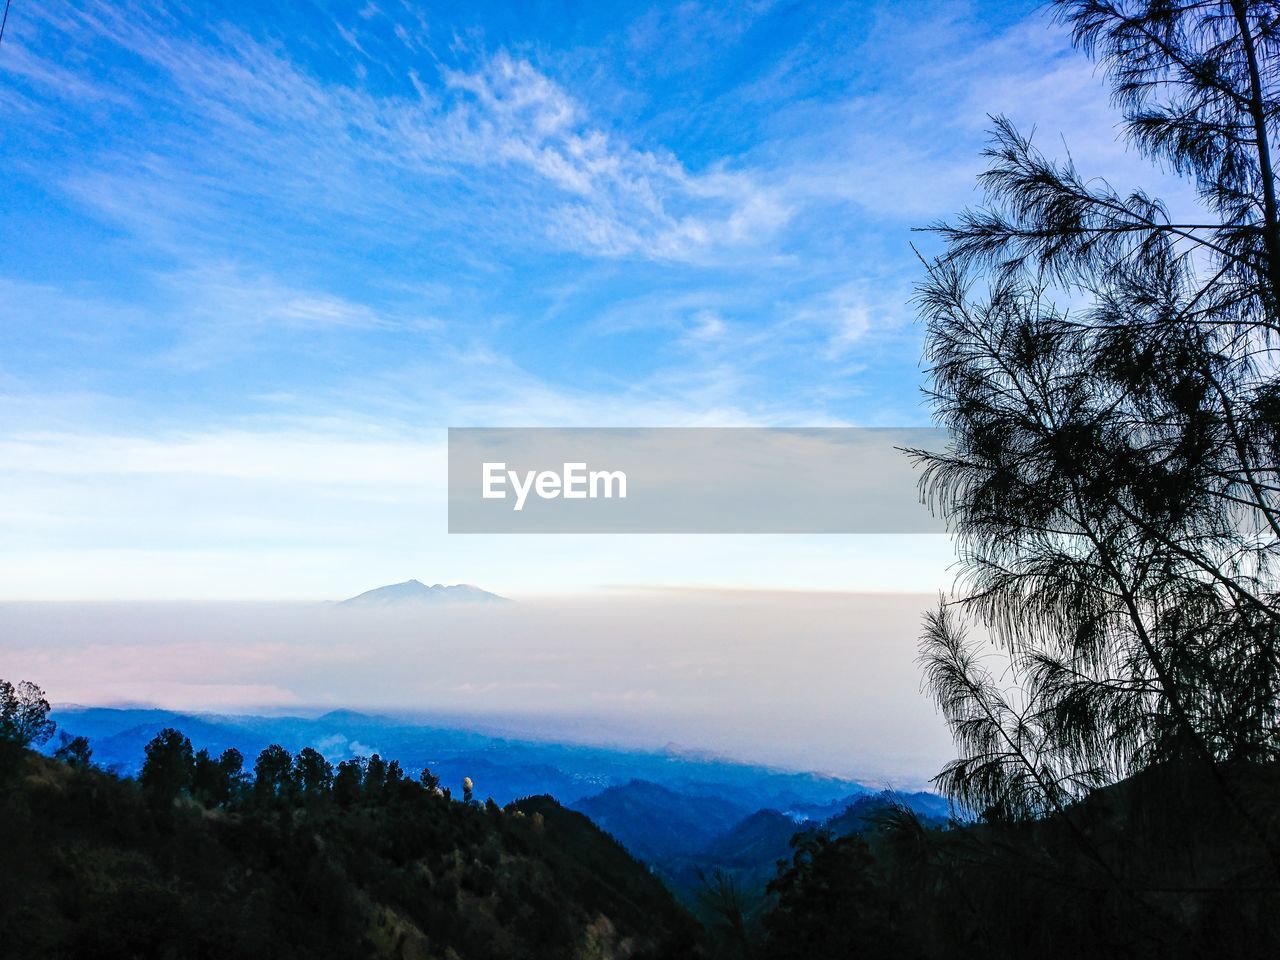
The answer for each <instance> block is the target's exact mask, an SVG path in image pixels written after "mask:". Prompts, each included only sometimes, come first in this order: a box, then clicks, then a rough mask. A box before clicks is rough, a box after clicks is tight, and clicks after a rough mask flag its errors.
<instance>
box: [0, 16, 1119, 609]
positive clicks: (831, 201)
mask: <svg viewBox="0 0 1280 960" xmlns="http://www.w3.org/2000/svg"><path fill="white" fill-rule="evenodd" d="M999 112H1004V113H1008V114H1009V115H1011V116H1012V117H1013V118H1014V119H1015V120H1017V121H1019V122H1021V123H1023V124H1026V125H1028V126H1029V125H1031V124H1036V125H1037V129H1038V131H1039V136H1040V138H1041V140H1042V141H1047V142H1046V147H1047V148H1052V147H1056V146H1057V145H1058V144H1059V143H1066V144H1069V146H1070V149H1071V151H1072V155H1073V156H1074V157H1075V159H1076V161H1077V162H1078V163H1079V164H1080V165H1081V166H1082V167H1085V168H1086V169H1089V170H1090V171H1092V172H1095V173H1098V174H1102V175H1108V176H1110V177H1112V178H1114V179H1115V180H1116V182H1117V183H1118V184H1120V185H1125V184H1127V183H1129V182H1132V179H1133V177H1134V175H1135V173H1136V171H1137V170H1140V169H1141V168H1140V167H1138V166H1135V161H1134V160H1133V159H1132V158H1131V157H1129V156H1127V155H1126V154H1125V152H1124V151H1123V149H1122V148H1121V147H1120V146H1119V145H1118V144H1117V143H1116V141H1115V132H1114V123H1115V117H1114V116H1113V115H1112V114H1111V113H1110V111H1109V110H1108V108H1107V103H1106V94H1105V91H1104V90H1103V88H1102V84H1101V81H1100V80H1099V78H1097V77H1096V76H1095V75H1094V74H1093V71H1092V68H1091V67H1090V65H1089V64H1088V63H1087V61H1085V60H1084V59H1083V58H1081V57H1080V56H1079V55H1078V54H1076V53H1074V52H1072V51H1071V50H1070V49H1069V45H1068V43H1067V41H1066V38H1065V37H1064V35H1063V34H1062V32H1061V31H1060V30H1057V29H1055V28H1053V27H1052V26H1051V25H1050V24H1049V22H1048V21H1047V19H1046V17H1045V16H1044V15H1043V13H1041V12H1039V11H1038V9H1037V5H1036V4H1033V3H1020V2H982V3H979V2H974V3H911V4H900V3H854V4H844V5H841V4H826V3H824V4H783V3H769V2H758V3H749V4H698V3H681V4H672V5H653V6H650V5H644V4H634V5H609V4H578V3H563V4H550V3H520V4H515V3H507V4H483V3H472V4H439V5H430V4H411V3H406V2H401V0H383V2H373V3H356V4H336V3H335V4H329V3H281V4H257V5H241V4H233V5H226V4H203V3H193V4H184V5H181V6H179V5H176V4H155V5H150V4H134V3H129V2H111V3H93V2H83V3H74V4H72V3H67V4H63V3H58V2H49V3H30V2H23V0H16V2H15V3H14V5H13V10H12V13H11V15H10V19H9V24H8V29H7V31H6V34H5V38H4V43H3V46H2V47H0V113H2V114H3V129H4V136H3V138H0V163H2V164H3V169H4V171H5V188H4V190H3V191H2V192H0V243H2V249H3V251H4V253H3V257H0V484H2V485H3V488H4V490H5V491H6V495H5V497H4V502H3V503H2V504H0V581H2V582H3V583H4V584H5V585H4V587H2V588H0V594H3V595H4V596H6V597H10V598H22V597H31V598H45V599H59V598H85V597H151V596H156V597H258V596H272V597H323V596H342V595H345V594H349V593H355V592H358V591H359V590H362V589H365V588H367V587H369V586H372V585H375V584H377V583H379V582H385V581H387V580H401V579H405V578H407V577H410V576H416V577H419V578H422V579H425V580H428V581H431V580H446V581H454V580H472V581H476V582H480V583H482V584H484V585H485V586H489V587H491V588H495V589H502V590H505V591H507V592H513V593H520V592H521V591H533V592H539V591H541V592H548V591H550V592H574V591H577V590H583V589H589V588H593V587H598V586H601V585H609V584H621V583H627V584H634V583H645V584H654V583H661V584H668V585H671V584H674V585H722V586H782V587H804V586H812V587H815V588H821V589H869V590H875V589H878V590H894V589H901V590H933V589H936V588H937V587H939V586H942V585H943V584H944V582H945V565H946V561H947V559H948V557H949V553H948V550H947V549H946V544H945V542H944V541H942V540H941V538H914V539H912V538H908V539H903V540H892V541H890V540H888V539H886V538H778V537H774V538H765V537H761V538H683V539H677V538H627V539H626V540H620V539H617V538H590V537H585V538H543V537H539V538H475V537H472V538H459V537H454V538H449V537H447V536H446V535H445V534H444V532H443V526H444V503H443V489H444V466H443V440H444V435H443V429H442V428H444V427H447V426H518V425H535V424H543V425H594V426H613V425H646V426H663V425H746V424H776V425H801V426H803V425H821V424H844V423H848V424H857V425H894V426H909V425H923V424H925V423H927V411H926V410H925V408H924V407H923V406H922V401H921V397H920V392H919V389H920V383H921V374H920V369H919V354H920V336H919V331H918V329H917V328H916V327H915V326H914V324H913V318H912V311H911V309H910V306H909V303H908V300H909V297H910V294H911V289H912V285H913V283H914V282H915V281H916V280H917V279H918V276H919V269H918V265H917V264H916V262H915V260H914V258H913V254H912V252H911V249H910V244H911V242H912V241H913V240H914V241H915V242H917V243H920V244H923V246H924V247H925V249H929V247H930V239H929V238H928V237H921V236H920V235H914V236H913V235H912V233H911V232H910V231H911V228H912V227H914V226H919V225H922V224H927V223H929V222H931V221H934V220H936V219H939V218H942V217H945V216H948V215H950V214H952V213H954V212H955V211H956V210H957V209H958V208H960V207H962V206H964V205H965V204H967V203H972V202H974V201H975V200H976V199H977V198H976V197H975V195H974V193H973V189H972V184H973V177H974V174H975V173H976V172H977V171H978V169H979V164H980V159H979V157H978V151H979V150H980V148H981V145H982V141H983V136H984V130H985V128H986V127H987V125H988V120H987V116H988V114H993V113H999ZM1060 136H1061V138H1062V139H1061V140H1059V137H1060Z"/></svg>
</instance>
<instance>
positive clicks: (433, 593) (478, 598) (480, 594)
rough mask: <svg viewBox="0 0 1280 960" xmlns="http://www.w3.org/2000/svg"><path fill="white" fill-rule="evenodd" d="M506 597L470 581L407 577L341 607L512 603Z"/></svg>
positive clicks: (351, 600) (344, 602)
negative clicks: (449, 583)
mask: <svg viewBox="0 0 1280 960" xmlns="http://www.w3.org/2000/svg"><path fill="white" fill-rule="evenodd" d="M510 602H511V601H510V600H508V599H507V598H506V597H500V596H498V595H497V594H496V593H490V592H489V591H488V590H481V589H480V588H479V587H473V586H472V585H471V584H469V583H455V584H453V585H452V586H447V587H446V586H445V585H444V584H441V583H433V584H432V585H431V586H427V585H426V584H425V583H423V582H422V581H420V580H406V581H405V582H404V583H393V584H390V585H388V586H385V587H375V588H374V589H372V590H366V591H365V592H364V593H362V594H359V595H358V596H354V597H351V598H350V599H348V600H343V601H341V602H340V603H339V604H338V606H340V607H412V606H417V605H419V604H437V603H510Z"/></svg>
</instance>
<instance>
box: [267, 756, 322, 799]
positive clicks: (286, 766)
mask: <svg viewBox="0 0 1280 960" xmlns="http://www.w3.org/2000/svg"><path fill="white" fill-rule="evenodd" d="M322 759H323V758H322ZM297 789H298V781H297V778H296V777H295V775H294V769H293V757H292V756H291V755H290V753H289V751H288V750H286V749H285V748H284V747H282V746H280V744H278V743H273V744H271V746H269V747H267V748H266V749H265V750H263V751H262V752H261V753H260V754H258V759H257V760H256V761H255V762H254V764H253V795H254V799H256V800H258V801H259V802H260V803H270V802H272V801H274V800H277V799H288V798H290V797H292V796H293V795H294V794H295V793H296V792H297Z"/></svg>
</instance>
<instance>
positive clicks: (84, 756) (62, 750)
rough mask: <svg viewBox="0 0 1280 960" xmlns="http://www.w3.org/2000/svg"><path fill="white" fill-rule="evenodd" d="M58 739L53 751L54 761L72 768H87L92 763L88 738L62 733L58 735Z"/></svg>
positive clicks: (91, 750) (91, 752) (91, 751)
mask: <svg viewBox="0 0 1280 960" xmlns="http://www.w3.org/2000/svg"><path fill="white" fill-rule="evenodd" d="M58 739H59V742H58V748H57V749H56V750H54V751H53V756H54V758H55V759H57V760H61V761H62V762H63V763H66V764H68V765H70V766H73V767H87V766H89V765H90V764H91V763H92V762H93V749H92V748H91V747H90V746H89V738H88V737H73V736H71V735H70V734H68V733H66V732H63V733H59V734H58Z"/></svg>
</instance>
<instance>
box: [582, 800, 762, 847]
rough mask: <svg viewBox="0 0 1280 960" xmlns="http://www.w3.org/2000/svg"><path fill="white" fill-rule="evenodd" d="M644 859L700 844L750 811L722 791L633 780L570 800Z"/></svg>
mask: <svg viewBox="0 0 1280 960" xmlns="http://www.w3.org/2000/svg"><path fill="white" fill-rule="evenodd" d="M571 806H572V807H573V809H575V810H578V811H579V812H581V813H584V814H586V815H587V816H588V817H590V818H591V819H592V820H593V821H594V822H595V823H596V824H597V825H598V826H599V827H600V828H601V829H602V830H605V831H607V832H608V833H610V834H611V835H612V836H613V837H615V838H616V839H617V840H618V841H619V842H620V843H621V844H622V845H623V846H624V847H626V848H627V849H628V850H630V851H631V852H632V853H633V854H635V855H636V856H637V857H639V858H640V859H641V860H644V861H646V862H647V863H651V864H652V863H658V862H661V861H663V860H666V859H668V858H670V857H675V856H679V855H681V854H689V853H693V852H695V851H697V850H701V849H702V848H703V847H704V846H706V844H707V843H709V842H710V841H711V839H712V838H713V837H715V836H717V835H719V834H720V833H723V832H724V831H725V830H727V829H729V827H731V826H732V825H733V824H734V823H736V822H737V821H739V820H740V819H742V818H743V817H744V816H746V814H747V813H749V812H750V811H749V810H747V809H744V808H743V807H741V806H739V805H737V804H736V803H733V802H731V801H729V800H727V799H725V798H723V797H707V796H692V795H689V794H682V793H676V792H675V791H674V790H669V789H667V788H666V787H664V786H661V785H660V784H656V783H649V782H647V781H644V780H632V781H631V782H630V783H626V784H622V785H621V786H616V787H610V788H609V789H608V790H605V791H604V792H602V793H599V794H596V795H595V796H594V797H586V798H584V799H582V800H579V801H577V802H575V803H573V804H571Z"/></svg>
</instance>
